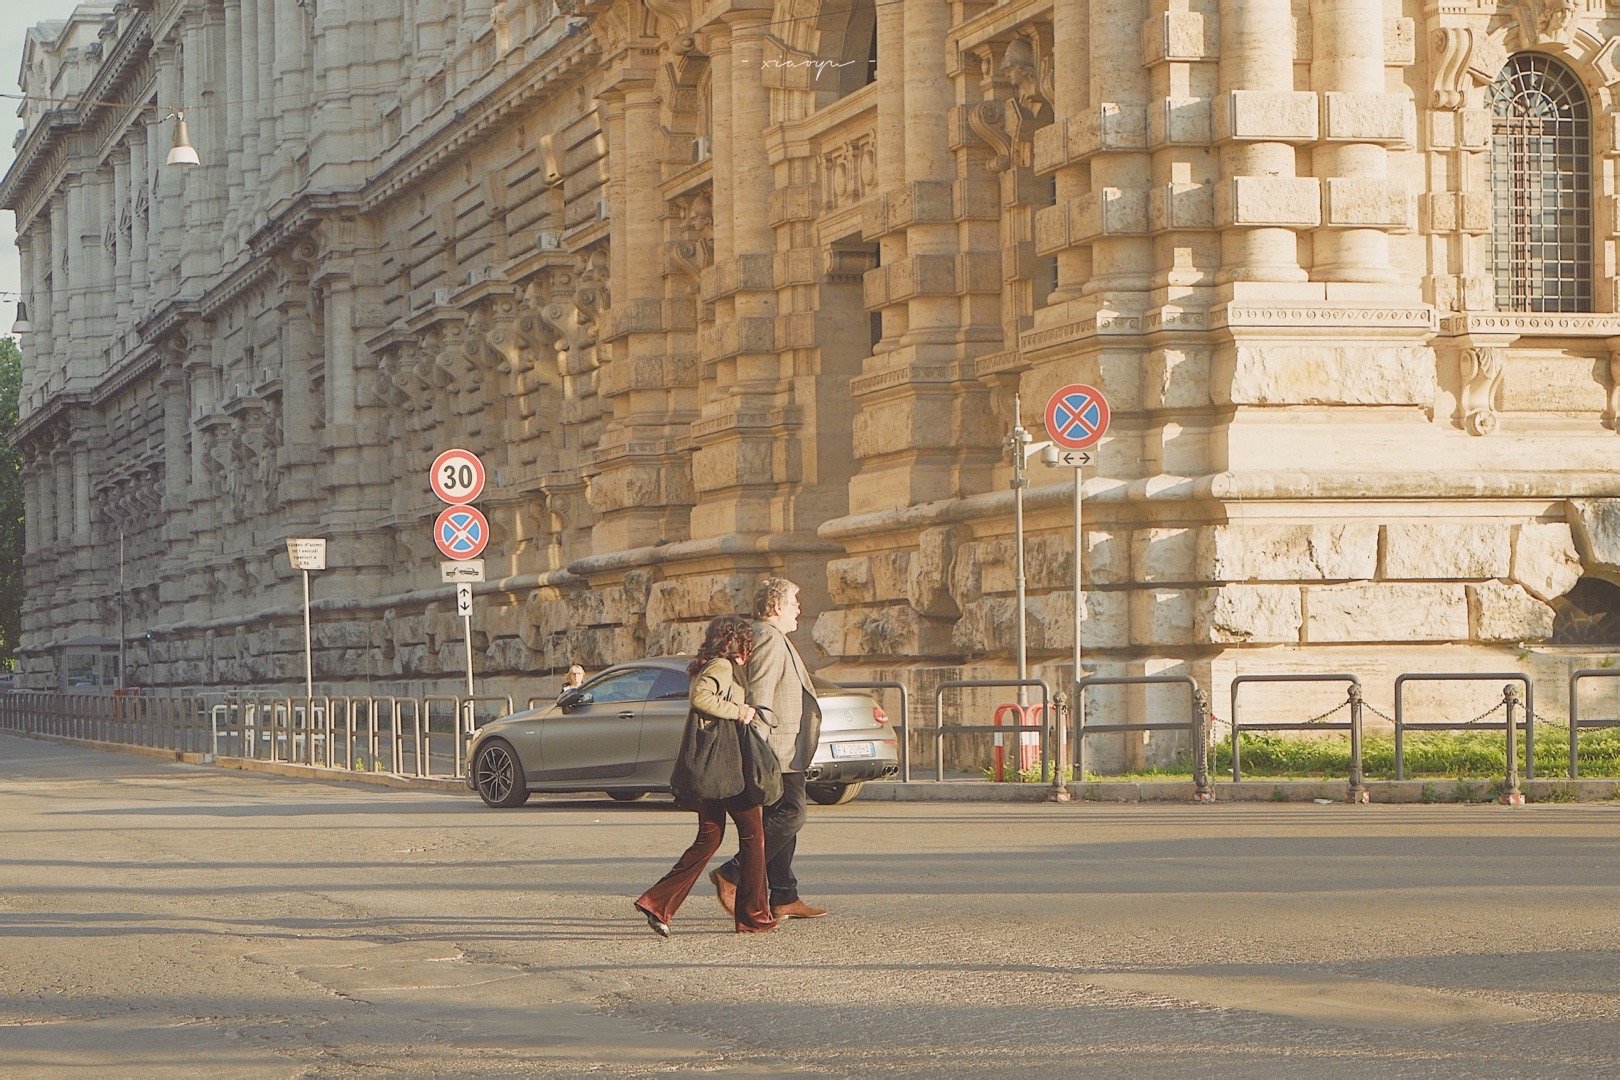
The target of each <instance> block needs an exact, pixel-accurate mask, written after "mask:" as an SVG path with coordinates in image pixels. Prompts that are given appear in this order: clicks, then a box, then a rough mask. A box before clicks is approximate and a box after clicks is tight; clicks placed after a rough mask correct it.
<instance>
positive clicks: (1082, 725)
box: [1058, 675, 1215, 802]
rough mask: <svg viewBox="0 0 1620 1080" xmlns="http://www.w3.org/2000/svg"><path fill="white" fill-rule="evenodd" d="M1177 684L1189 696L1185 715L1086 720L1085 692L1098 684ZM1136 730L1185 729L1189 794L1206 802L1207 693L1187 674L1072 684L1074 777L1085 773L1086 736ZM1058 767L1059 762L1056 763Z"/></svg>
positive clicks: (1091, 678) (1095, 678) (1094, 678)
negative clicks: (1189, 745) (1107, 721)
mask: <svg viewBox="0 0 1620 1080" xmlns="http://www.w3.org/2000/svg"><path fill="white" fill-rule="evenodd" d="M1156 685H1180V686H1185V687H1186V688H1187V692H1188V694H1187V696H1188V697H1189V698H1190V699H1191V706H1192V708H1191V710H1190V714H1189V716H1188V718H1187V719H1186V720H1182V721H1166V722H1163V723H1159V722H1149V723H1146V724H1092V723H1087V722H1086V691H1087V690H1092V689H1095V688H1096V687H1099V686H1156ZM1138 731H1186V732H1187V733H1188V735H1189V736H1190V737H1191V740H1192V770H1193V797H1194V798H1196V799H1197V800H1198V801H1199V802H1209V801H1210V800H1211V799H1213V798H1214V797H1215V789H1214V787H1213V786H1211V784H1210V782H1209V695H1207V694H1205V693H1204V691H1203V689H1202V688H1201V687H1200V686H1199V685H1198V680H1196V679H1194V678H1193V677H1192V676H1191V675H1087V676H1086V677H1085V678H1083V679H1079V680H1077V681H1076V682H1075V684H1074V778H1075V779H1076V780H1082V779H1084V778H1085V775H1086V771H1085V770H1086V742H1085V738H1086V736H1087V735H1110V734H1128V733H1134V732H1138ZM1058 768H1059V770H1061V769H1062V763H1059V765H1058Z"/></svg>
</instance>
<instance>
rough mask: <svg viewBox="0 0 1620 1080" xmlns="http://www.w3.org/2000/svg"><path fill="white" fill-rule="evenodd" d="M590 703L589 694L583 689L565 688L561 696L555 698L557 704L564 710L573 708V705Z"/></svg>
mask: <svg viewBox="0 0 1620 1080" xmlns="http://www.w3.org/2000/svg"><path fill="white" fill-rule="evenodd" d="M590 703H591V695H589V694H587V693H586V692H585V691H583V690H566V691H564V692H563V696H562V697H560V698H558V699H557V704H558V705H560V706H561V707H562V708H563V710H564V711H567V710H568V709H571V708H573V707H574V706H575V705H589V704H590Z"/></svg>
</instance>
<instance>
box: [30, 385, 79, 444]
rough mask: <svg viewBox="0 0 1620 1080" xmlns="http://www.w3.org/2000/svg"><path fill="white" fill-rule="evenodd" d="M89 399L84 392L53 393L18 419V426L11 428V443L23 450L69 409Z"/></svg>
mask: <svg viewBox="0 0 1620 1080" xmlns="http://www.w3.org/2000/svg"><path fill="white" fill-rule="evenodd" d="M88 400H89V395H88V394H83V393H74V394H55V395H53V396H52V397H51V398H50V399H49V400H47V401H46V402H45V404H44V405H42V406H40V407H39V408H37V409H35V410H34V411H33V412H31V413H29V414H28V415H27V416H25V417H23V418H22V419H21V420H18V421H17V426H16V427H14V428H12V429H11V437H10V442H11V445H12V446H15V447H17V448H18V449H19V450H21V449H22V448H23V447H24V446H26V445H27V444H28V443H29V442H30V441H31V440H32V439H33V438H34V437H35V436H37V435H39V434H40V433H41V432H43V431H44V430H45V429H46V428H48V427H50V426H51V424H53V423H54V422H55V421H57V420H58V419H60V418H61V417H62V415H63V414H64V413H66V412H67V411H68V410H69V409H73V408H77V407H79V406H81V405H84V404H86V403H87V402H88Z"/></svg>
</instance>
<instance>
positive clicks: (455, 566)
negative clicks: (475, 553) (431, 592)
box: [439, 559, 484, 585]
mask: <svg viewBox="0 0 1620 1080" xmlns="http://www.w3.org/2000/svg"><path fill="white" fill-rule="evenodd" d="M439 580H441V581H443V582H444V583H445V584H446V585H451V584H455V583H456V582H461V581H483V580H484V560H483V559H463V560H461V561H460V562H441V563H440V564H439Z"/></svg>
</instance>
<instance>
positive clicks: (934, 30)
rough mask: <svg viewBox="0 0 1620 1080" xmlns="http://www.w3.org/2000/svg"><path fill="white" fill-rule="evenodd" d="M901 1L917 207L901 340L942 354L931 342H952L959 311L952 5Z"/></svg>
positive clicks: (910, 189) (908, 184)
mask: <svg viewBox="0 0 1620 1080" xmlns="http://www.w3.org/2000/svg"><path fill="white" fill-rule="evenodd" d="M899 6H900V8H901V9H902V11H903V13H904V19H905V24H904V34H903V39H904V41H905V47H904V51H905V67H904V72H903V76H902V77H903V79H904V84H905V102H906V104H905V190H906V193H907V194H908V195H909V197H910V200H911V207H912V211H913V212H912V215H911V220H910V223H909V224H908V225H907V227H906V261H907V265H909V267H910V268H911V269H912V273H913V275H914V285H915V288H914V289H913V290H912V294H911V298H910V300H909V302H908V303H907V304H906V330H905V334H904V335H903V336H902V337H901V339H900V343H901V344H902V345H913V346H917V347H918V348H919V349H920V350H922V352H923V353H927V354H930V355H937V354H938V351H937V350H932V349H930V348H929V347H930V346H944V347H949V345H950V343H951V342H952V341H954V340H955V338H956V336H957V320H958V317H959V315H960V312H959V310H958V308H959V306H960V304H959V302H958V300H957V297H956V295H955V294H956V292H957V288H956V286H957V282H956V281H955V273H954V272H953V271H954V270H955V262H956V255H957V253H958V252H959V251H960V250H961V238H960V236H959V235H958V230H957V223H956V212H955V211H956V207H955V206H954V204H953V192H952V187H951V184H952V181H953V180H955V178H956V161H955V157H956V155H955V154H954V153H953V152H952V151H951V148H950V139H949V136H948V132H949V116H950V111H951V106H952V105H954V104H955V102H956V94H955V89H954V87H953V86H952V83H951V78H950V76H949V75H948V74H947V73H946V68H945V59H946V54H947V52H948V50H947V48H946V44H945V38H946V35H947V34H948V33H949V32H950V28H951V10H950V7H949V5H946V4H934V3H922V4H916V3H912V4H902V5H899ZM930 279H931V280H930ZM918 359H924V356H923V355H921V354H919V356H918Z"/></svg>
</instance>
